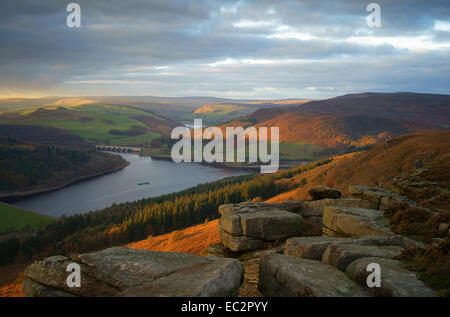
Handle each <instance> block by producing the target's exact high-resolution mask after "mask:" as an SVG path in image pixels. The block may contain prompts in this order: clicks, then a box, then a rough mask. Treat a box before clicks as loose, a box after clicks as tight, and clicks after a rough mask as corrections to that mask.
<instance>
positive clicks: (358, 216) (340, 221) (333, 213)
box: [322, 206, 392, 237]
mask: <svg viewBox="0 0 450 317" xmlns="http://www.w3.org/2000/svg"><path fill="white" fill-rule="evenodd" d="M383 214H384V213H383V211H380V210H375V209H365V208H348V207H332V206H328V207H325V208H324V209H323V220H322V221H323V225H324V230H323V232H324V234H326V235H328V236H349V237H361V236H365V235H380V236H386V235H390V234H392V232H391V231H390V230H389V222H388V220H387V219H386V218H385V217H384V215H383Z"/></svg>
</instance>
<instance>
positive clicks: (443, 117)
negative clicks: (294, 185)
mask: <svg viewBox="0 0 450 317" xmlns="http://www.w3.org/2000/svg"><path fill="white" fill-rule="evenodd" d="M449 114H450V96H447V95H430V94H412V93H398V94H397V93H394V94H376V93H365V94H356V95H346V96H341V97H336V98H331V99H327V100H321V101H310V102H306V103H303V104H301V105H298V106H295V107H288V108H283V109H274V108H271V109H259V110H257V111H255V112H253V113H251V114H249V115H247V116H245V117H243V118H239V119H236V120H233V121H231V122H230V123H227V124H226V125H227V126H243V127H249V126H255V127H279V129H280V142H282V144H283V146H282V148H281V151H280V152H281V155H282V158H285V159H295V158H296V159H315V158H319V157H323V156H326V155H330V154H342V153H345V152H347V151H349V150H355V149H358V148H364V147H367V146H371V145H373V144H375V143H377V142H378V141H380V140H384V139H387V138H390V137H394V136H398V135H402V134H407V133H412V132H418V131H427V130H433V129H439V128H442V127H444V128H445V127H447V126H448V123H449V122H450V121H449V118H450V117H449ZM224 126H225V125H223V126H222V128H223V127H224ZM305 146H310V147H312V146H316V148H315V149H314V150H313V151H312V152H310V153H309V155H307V154H308V153H307V152H306V151H302V148H304V147H305Z"/></svg>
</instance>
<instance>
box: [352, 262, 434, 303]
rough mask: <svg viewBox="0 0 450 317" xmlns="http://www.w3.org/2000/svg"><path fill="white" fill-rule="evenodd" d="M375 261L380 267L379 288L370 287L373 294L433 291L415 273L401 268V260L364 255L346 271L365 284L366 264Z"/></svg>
mask: <svg viewBox="0 0 450 317" xmlns="http://www.w3.org/2000/svg"><path fill="white" fill-rule="evenodd" d="M370 263H377V264H379V265H380V269H381V285H380V287H379V288H377V287H374V288H371V289H370V291H371V292H372V294H374V295H375V296H392V297H431V296H435V292H433V291H432V290H431V289H429V288H428V287H426V286H425V285H424V284H423V283H422V282H421V281H419V280H418V279H417V276H416V274H414V273H413V272H410V271H408V270H405V269H403V268H402V265H401V262H400V261H397V260H393V259H385V258H377V257H365V258H361V259H358V260H356V261H354V262H352V263H350V265H349V266H348V267H347V269H346V273H347V275H348V276H349V277H350V278H351V279H352V280H353V281H356V282H358V283H359V284H361V285H366V283H367V282H366V280H367V276H368V275H369V274H370V272H367V266H368V265H369V264H370Z"/></svg>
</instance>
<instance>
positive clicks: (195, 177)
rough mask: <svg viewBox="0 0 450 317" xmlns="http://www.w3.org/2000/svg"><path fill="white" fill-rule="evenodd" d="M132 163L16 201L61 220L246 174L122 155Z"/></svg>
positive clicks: (25, 206) (26, 207)
mask: <svg viewBox="0 0 450 317" xmlns="http://www.w3.org/2000/svg"><path fill="white" fill-rule="evenodd" d="M120 155H121V156H122V157H123V158H125V159H126V160H127V161H129V162H130V165H128V166H127V167H125V168H124V169H122V170H120V171H118V172H114V173H111V174H107V175H103V176H99V177H95V178H92V179H88V180H84V181H80V182H77V183H75V184H72V185H69V186H67V187H64V188H62V189H59V190H57V191H54V192H49V193H45V194H40V195H38V196H34V197H31V198H27V199H24V200H20V201H16V202H14V203H13V204H14V205H16V206H19V207H22V208H24V209H28V210H32V211H36V212H39V213H42V214H46V215H50V216H54V217H59V216H62V215H63V214H65V215H66V216H69V215H74V214H81V213H86V212H89V211H91V210H97V209H102V208H105V207H108V206H111V205H112V204H113V203H121V202H127V201H135V200H139V199H142V198H149V197H155V196H159V195H163V194H168V193H173V192H177V191H180V190H183V189H186V188H189V187H192V186H195V185H198V184H201V183H206V182H211V181H215V180H218V179H221V178H225V177H229V176H236V175H243V174H247V172H245V171H242V170H232V169H221V168H215V167H211V166H204V165H201V164H194V163H179V164H176V163H173V162H172V161H165V160H154V159H151V158H150V157H144V156H139V155H135V154H120Z"/></svg>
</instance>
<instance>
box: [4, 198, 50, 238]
mask: <svg viewBox="0 0 450 317" xmlns="http://www.w3.org/2000/svg"><path fill="white" fill-rule="evenodd" d="M54 220H55V219H54V218H52V217H49V216H45V215H41V214H38V213H35V212H32V211H28V210H24V209H21V208H18V207H15V206H12V205H8V204H5V203H2V202H0V233H5V232H11V231H20V230H23V229H24V228H25V227H26V226H29V227H30V229H40V228H42V227H43V226H45V225H47V224H49V223H50V222H52V221H54Z"/></svg>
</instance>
